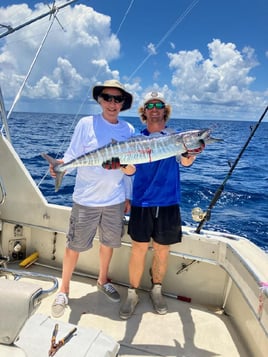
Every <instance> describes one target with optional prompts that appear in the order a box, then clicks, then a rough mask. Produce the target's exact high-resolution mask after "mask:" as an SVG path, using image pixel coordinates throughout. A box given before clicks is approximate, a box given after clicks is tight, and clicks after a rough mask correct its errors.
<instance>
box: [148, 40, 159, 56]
mask: <svg viewBox="0 0 268 357" xmlns="http://www.w3.org/2000/svg"><path fill="white" fill-rule="evenodd" d="M147 51H148V53H149V54H150V55H156V54H157V51H156V47H155V45H154V44H153V43H149V45H148V46H147Z"/></svg>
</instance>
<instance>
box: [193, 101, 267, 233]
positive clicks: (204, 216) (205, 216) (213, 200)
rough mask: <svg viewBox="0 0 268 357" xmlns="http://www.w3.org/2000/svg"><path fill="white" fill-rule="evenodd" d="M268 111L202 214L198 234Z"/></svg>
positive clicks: (252, 132) (252, 131)
mask: <svg viewBox="0 0 268 357" xmlns="http://www.w3.org/2000/svg"><path fill="white" fill-rule="evenodd" d="M267 111H268V106H267V107H266V108H265V110H264V112H263V114H262V115H261V117H260V119H259V121H258V122H257V123H256V124H255V126H254V128H253V129H251V133H250V135H249V137H248V139H247V141H246V143H245V145H244V146H243V148H242V149H241V151H240V153H239V154H238V156H237V158H236V160H235V161H234V163H233V164H232V165H231V167H230V170H229V171H228V173H227V175H226V176H225V179H224V180H223V182H222V184H221V185H220V186H219V188H218V189H217V191H216V192H215V194H214V197H213V198H212V200H211V202H210V204H209V206H208V209H207V211H206V212H205V213H204V214H202V216H203V218H202V220H201V221H200V223H199V225H198V227H197V228H196V231H195V232H196V233H200V230H201V228H202V227H203V225H204V224H205V222H206V221H209V219H210V216H211V210H212V208H213V207H214V206H215V204H216V202H217V201H218V199H219V198H220V196H221V194H222V192H223V190H224V186H225V184H226V182H227V181H228V180H229V178H230V177H231V175H232V173H233V171H234V169H235V167H236V165H237V164H238V162H239V160H240V159H241V157H242V155H243V153H244V151H245V150H246V148H247V146H248V144H249V143H250V140H251V139H252V138H253V136H254V134H255V132H256V130H257V129H258V127H259V125H260V124H261V122H262V119H263V118H264V117H265V115H266V113H267ZM197 210H199V211H201V210H200V208H197Z"/></svg>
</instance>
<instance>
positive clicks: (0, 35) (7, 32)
mask: <svg viewBox="0 0 268 357" xmlns="http://www.w3.org/2000/svg"><path fill="white" fill-rule="evenodd" d="M76 1H77V0H71V1H69V2H67V3H65V4H63V5H60V6H56V5H55V4H53V5H52V7H51V9H50V10H49V11H48V12H46V13H44V14H42V15H40V16H37V17H35V18H34V19H32V20H29V21H27V22H24V23H23V24H21V25H19V26H17V27H12V26H10V25H2V24H0V26H1V27H5V28H6V29H7V31H5V32H4V33H2V34H0V38H2V37H5V36H7V35H9V34H11V33H13V32H15V31H18V30H20V29H21V28H23V27H25V26H27V25H30V24H32V23H33V22H35V21H38V20H41V19H42V18H43V17H46V16H48V15H54V14H55V13H56V12H57V11H58V10H60V9H62V8H63V7H66V6H68V5H71V4H72V3H74V2H76Z"/></svg>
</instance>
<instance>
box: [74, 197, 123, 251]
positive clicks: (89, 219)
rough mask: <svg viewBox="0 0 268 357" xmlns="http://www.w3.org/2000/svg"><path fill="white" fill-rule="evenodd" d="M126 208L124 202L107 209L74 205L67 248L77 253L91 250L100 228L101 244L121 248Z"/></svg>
mask: <svg viewBox="0 0 268 357" xmlns="http://www.w3.org/2000/svg"><path fill="white" fill-rule="evenodd" d="M124 208H125V203H124V202H123V203H120V204H118V205H113V206H106V207H86V206H81V205H79V204H77V203H74V204H73V207H72V211H71V217H70V224H69V232H68V234H67V247H68V248H70V249H72V250H74V251H76V252H84V251H86V250H88V249H90V248H91V247H92V245H93V239H94V237H95V235H96V232H97V228H99V230H98V233H99V240H100V242H101V243H102V244H103V245H105V246H107V247H111V248H119V247H120V246H121V237H122V232H123V229H124V222H123V219H124Z"/></svg>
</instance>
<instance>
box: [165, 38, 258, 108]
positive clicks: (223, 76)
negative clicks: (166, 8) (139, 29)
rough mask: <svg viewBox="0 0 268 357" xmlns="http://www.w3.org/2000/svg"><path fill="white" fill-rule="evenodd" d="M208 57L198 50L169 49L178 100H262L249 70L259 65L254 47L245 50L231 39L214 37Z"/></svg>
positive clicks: (232, 102)
mask: <svg viewBox="0 0 268 357" xmlns="http://www.w3.org/2000/svg"><path fill="white" fill-rule="evenodd" d="M208 49H209V57H208V58H207V59H205V58H204V57H203V55H202V54H201V53H200V51H198V50H192V51H179V52H177V53H168V57H169V59H170V63H169V66H170V69H171V70H172V84H173V86H174V87H175V91H174V92H175V93H177V96H176V97H175V102H177V103H178V102H182V103H183V102H184V103H188V104H192V105H193V104H197V103H201V104H207V105H212V104H216V105H222V104H225V105H227V106H228V105H242V104H243V103H244V104H247V105H248V104H249V103H251V104H252V103H253V102H255V104H256V105H257V104H260V103H262V102H263V100H264V98H263V100H261V98H260V97H258V96H256V93H253V92H251V91H250V89H249V86H250V84H251V83H252V82H253V81H254V77H252V76H250V74H249V73H250V71H251V70H252V69H253V68H254V67H255V66H257V64H258V63H257V61H256V59H255V54H254V50H252V49H251V48H245V49H244V50H243V51H242V52H239V51H238V50H237V49H236V46H235V45H234V44H232V43H222V42H221V41H220V40H218V39H215V40H213V41H212V42H211V43H209V44H208Z"/></svg>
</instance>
